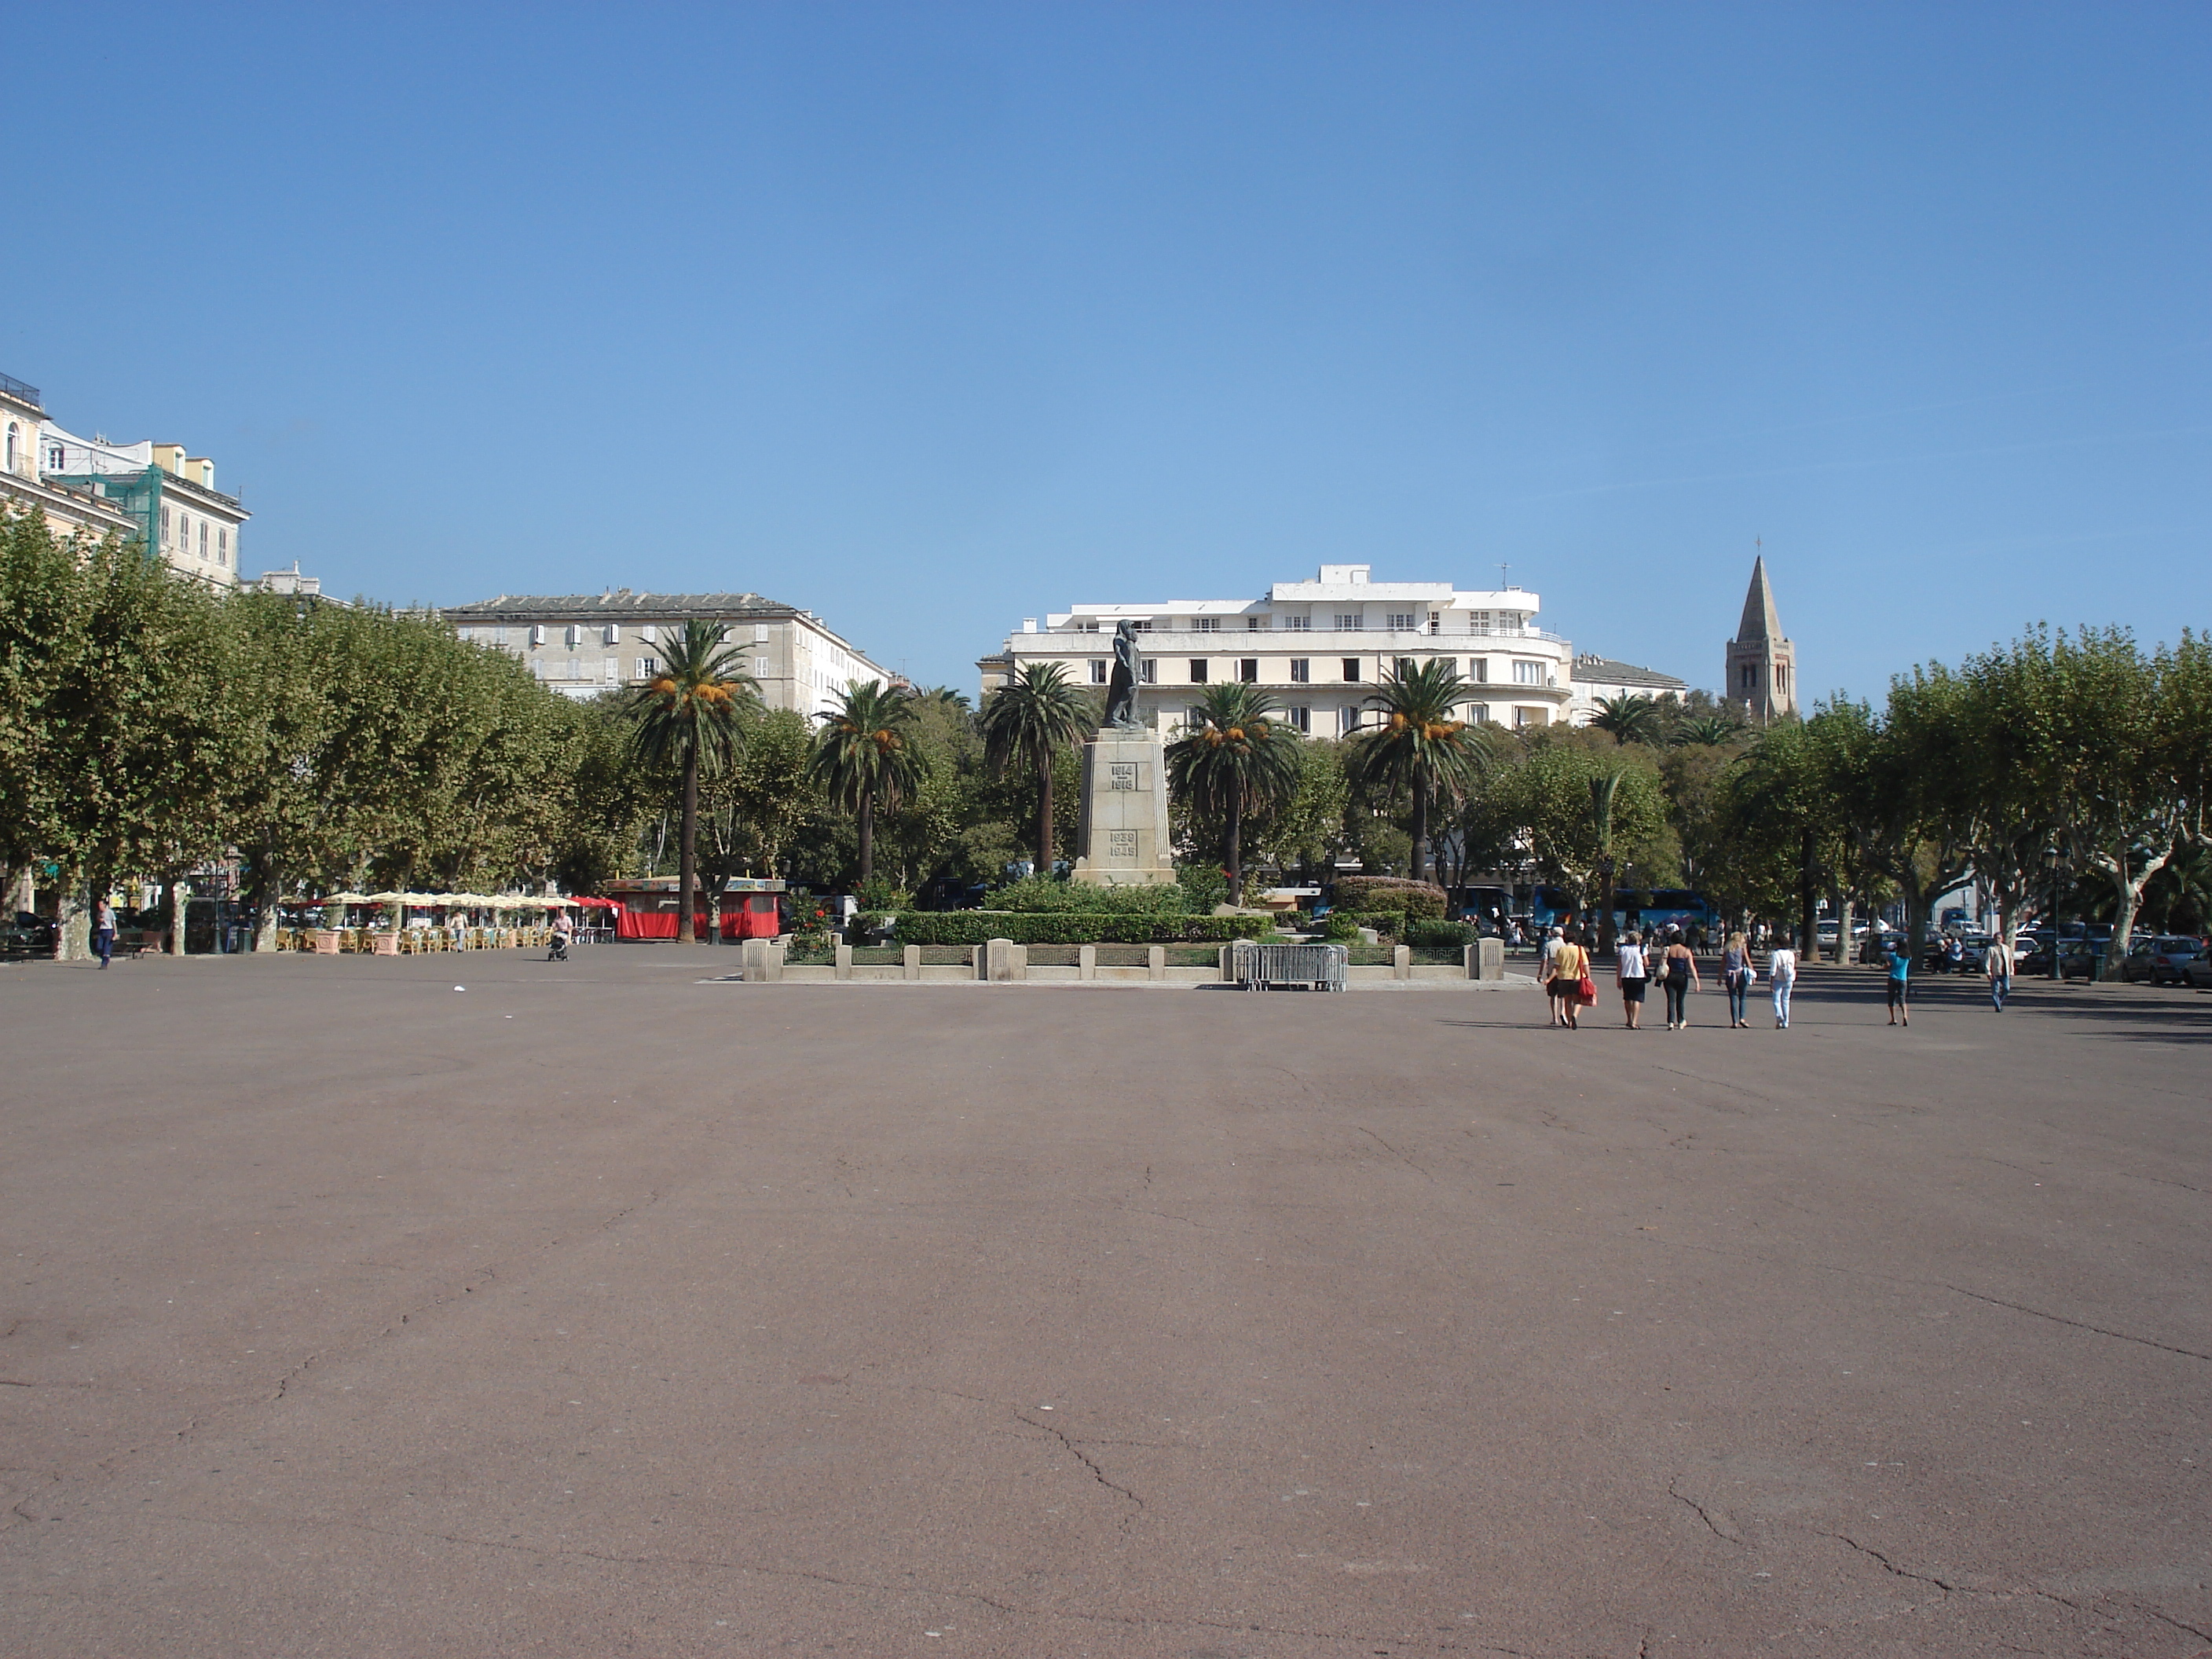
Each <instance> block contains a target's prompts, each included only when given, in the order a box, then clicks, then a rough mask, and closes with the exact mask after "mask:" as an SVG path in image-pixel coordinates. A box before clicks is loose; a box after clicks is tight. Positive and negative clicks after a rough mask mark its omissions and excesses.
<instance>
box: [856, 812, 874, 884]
mask: <svg viewBox="0 0 2212 1659" xmlns="http://www.w3.org/2000/svg"><path fill="white" fill-rule="evenodd" d="M875 873H876V792H875V791H874V790H872V789H863V790H862V791H861V792H860V881H859V883H858V884H859V885H860V886H862V887H866V885H867V884H868V878H869V877H870V876H872V875H873V874H875Z"/></svg>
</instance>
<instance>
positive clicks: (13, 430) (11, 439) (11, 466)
mask: <svg viewBox="0 0 2212 1659" xmlns="http://www.w3.org/2000/svg"><path fill="white" fill-rule="evenodd" d="M21 430H22V428H20V427H18V426H17V425H16V424H15V422H13V421H10V422H8V470H9V471H10V472H13V471H15V443H16V435H17V434H19V433H20V432H21Z"/></svg>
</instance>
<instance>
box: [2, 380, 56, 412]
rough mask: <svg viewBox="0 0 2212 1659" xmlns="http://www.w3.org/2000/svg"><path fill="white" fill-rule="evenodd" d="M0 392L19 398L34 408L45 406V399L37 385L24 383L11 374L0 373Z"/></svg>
mask: <svg viewBox="0 0 2212 1659" xmlns="http://www.w3.org/2000/svg"><path fill="white" fill-rule="evenodd" d="M0 392H6V393H7V394H8V395H9V397H11V398H21V399H22V400H23V401H24V402H25V403H27V404H31V405H32V406H33V407H34V408H38V409H44V408H45V407H46V399H45V398H41V397H40V395H39V388H38V387H36V386H27V385H25V384H24V383H23V382H22V381H21V380H17V379H16V378H15V376H14V375H12V374H0Z"/></svg>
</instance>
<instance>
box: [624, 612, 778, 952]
mask: <svg viewBox="0 0 2212 1659" xmlns="http://www.w3.org/2000/svg"><path fill="white" fill-rule="evenodd" d="M725 632H726V629H724V628H723V626H722V624H721V623H714V622H708V621H707V620H705V619H704V618H703V617H692V618H691V619H690V620H689V621H688V622H686V623H684V632H683V633H682V634H681V635H673V636H670V637H666V638H664V639H663V641H662V642H661V650H662V652H663V653H664V654H663V656H662V658H661V663H660V672H659V674H658V675H656V676H655V677H654V678H653V680H652V681H651V682H650V683H648V684H645V685H641V686H640V687H639V688H638V689H637V690H635V692H633V693H632V694H631V696H630V699H629V707H628V708H627V709H626V710H625V712H626V713H627V714H629V715H630V717H631V718H632V719H634V720H636V721H637V729H636V731H635V733H633V735H632V739H631V741H632V743H633V744H634V745H635V750H636V752H637V754H638V756H639V757H640V758H641V759H643V760H644V761H646V762H647V763H649V764H652V765H655V766H662V765H666V764H667V763H670V762H671V761H672V762H674V763H676V764H678V766H680V767H681V768H682V769H683V771H684V828H683V837H682V839H683V847H682V849H681V851H680V852H679V853H678V862H677V878H676V885H677V889H678V893H677V901H678V911H677V921H676V937H677V938H678V939H679V940H682V941H683V942H684V943H686V944H690V943H692V942H693V941H695V940H696V937H697V935H696V931H695V929H694V927H693V923H692V920H691V917H692V897H691V891H692V888H693V886H694V884H696V878H697V874H698V868H699V773H700V769H701V768H702V767H704V768H706V769H708V770H719V769H720V768H722V767H723V766H725V765H726V764H728V763H729V762H730V761H731V759H732V757H735V756H736V754H737V752H738V745H739V743H740V740H741V734H742V732H743V728H742V727H741V726H739V725H738V708H739V707H740V706H741V704H742V703H744V702H749V701H750V700H752V699H753V698H755V697H756V696H758V694H759V691H760V686H759V684H757V682H756V681H755V680H754V679H753V677H752V676H751V675H750V674H748V673H746V672H745V671H744V670H743V669H741V668H739V667H738V665H737V653H736V651H735V650H733V649H732V648H731V647H728V646H726V645H725V644H724V643H723V635H724V634H725Z"/></svg>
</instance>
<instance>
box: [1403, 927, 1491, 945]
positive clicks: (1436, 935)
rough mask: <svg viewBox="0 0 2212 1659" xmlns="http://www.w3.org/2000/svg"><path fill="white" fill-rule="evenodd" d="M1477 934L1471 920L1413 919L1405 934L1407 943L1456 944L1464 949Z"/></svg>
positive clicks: (1472, 942)
mask: <svg viewBox="0 0 2212 1659" xmlns="http://www.w3.org/2000/svg"><path fill="white" fill-rule="evenodd" d="M1476 937H1477V935H1476V933H1475V930H1474V923H1473V922H1471V921H1413V922H1409V923H1408V924H1407V933H1406V934H1405V940H1406V943H1407V944H1408V945H1456V946H1458V947H1459V948H1460V949H1462V950H1465V949H1466V948H1467V947H1468V945H1472V944H1474V941H1475V939H1476Z"/></svg>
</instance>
